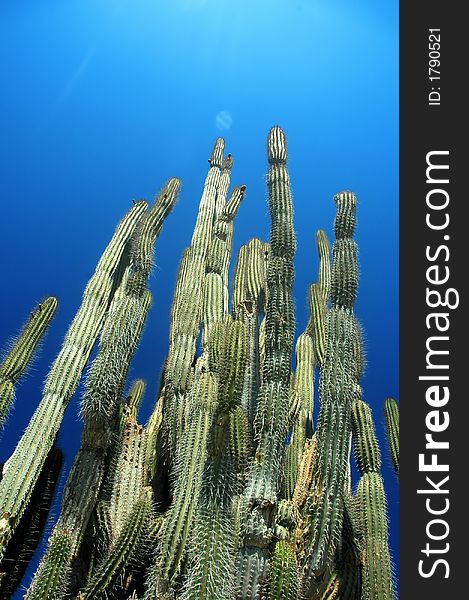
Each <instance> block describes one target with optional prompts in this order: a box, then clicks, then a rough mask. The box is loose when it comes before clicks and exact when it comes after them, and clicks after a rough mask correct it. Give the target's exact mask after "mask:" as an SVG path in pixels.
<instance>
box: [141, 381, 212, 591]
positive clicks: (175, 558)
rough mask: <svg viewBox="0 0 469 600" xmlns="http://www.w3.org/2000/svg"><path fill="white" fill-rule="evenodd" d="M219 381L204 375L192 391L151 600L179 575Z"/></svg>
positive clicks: (151, 588)
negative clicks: (188, 416)
mask: <svg viewBox="0 0 469 600" xmlns="http://www.w3.org/2000/svg"><path fill="white" fill-rule="evenodd" d="M217 393H218V387H217V378H216V377H215V376H214V375H213V374H211V373H209V372H204V371H202V372H201V373H200V374H199V375H198V376H197V377H196V380H195V382H194V385H193V387H192V389H191V392H190V396H191V398H190V399H189V403H190V405H191V406H192V414H191V415H190V420H189V422H188V424H187V427H186V429H185V431H184V435H183V436H181V437H180V438H179V441H178V446H177V448H176V460H175V462H174V475H173V477H174V480H175V484H174V490H173V500H172V503H171V506H170V508H169V509H168V512H167V517H166V520H165V523H164V526H163V531H162V537H161V544H160V547H159V551H158V556H157V559H156V561H157V562H156V564H155V566H154V569H153V577H152V581H151V583H150V590H149V592H148V597H157V596H156V594H158V593H160V592H162V591H164V590H165V589H167V587H168V585H169V582H170V581H171V579H172V578H173V576H174V575H175V574H177V573H178V572H179V568H180V561H181V559H182V556H183V554H184V551H185V547H186V543H187V538H188V534H189V531H190V529H191V526H192V519H193V516H194V511H195V508H196V506H197V502H198V498H199V494H200V490H201V487H202V479H203V472H204V465H205V459H206V456H207V442H208V438H209V433H210V428H211V424H212V420H213V412H214V410H215V406H216V400H217Z"/></svg>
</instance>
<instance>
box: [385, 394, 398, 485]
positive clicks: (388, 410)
mask: <svg viewBox="0 0 469 600" xmlns="http://www.w3.org/2000/svg"><path fill="white" fill-rule="evenodd" d="M384 415H385V417H386V432H387V434H388V445H389V452H390V454H391V460H392V466H393V467H394V470H395V472H396V474H397V476H399V407H398V405H397V402H396V401H395V400H394V398H386V400H385V401H384Z"/></svg>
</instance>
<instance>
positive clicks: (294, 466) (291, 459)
mask: <svg viewBox="0 0 469 600" xmlns="http://www.w3.org/2000/svg"><path fill="white" fill-rule="evenodd" d="M314 367H315V358H314V348H313V342H312V339H311V337H310V336H309V335H307V334H305V333H303V334H301V335H300V336H299V337H298V340H297V342H296V372H295V378H294V384H293V393H294V394H295V395H296V396H297V397H298V398H299V402H300V410H299V414H298V416H297V418H296V419H295V422H294V424H293V428H292V432H291V439H290V443H289V444H288V447H287V450H286V454H285V463H284V467H283V481H282V496H283V497H284V498H286V499H287V500H292V498H293V494H294V490H295V486H296V480H297V476H298V468H299V465H300V461H301V456H302V454H303V450H304V446H305V442H306V438H310V437H311V436H312V433H313V422H312V417H313V403H314Z"/></svg>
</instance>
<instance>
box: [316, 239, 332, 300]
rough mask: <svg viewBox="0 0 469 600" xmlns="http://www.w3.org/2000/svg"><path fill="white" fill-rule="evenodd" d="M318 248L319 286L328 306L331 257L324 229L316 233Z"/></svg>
mask: <svg viewBox="0 0 469 600" xmlns="http://www.w3.org/2000/svg"><path fill="white" fill-rule="evenodd" d="M316 246H317V250H318V256H319V273H318V285H319V287H320V288H321V291H322V293H323V297H324V301H325V302H326V304H327V302H328V300H329V295H330V292H331V256H330V249H329V240H328V239H327V235H326V232H325V231H323V230H322V229H318V230H317V232H316Z"/></svg>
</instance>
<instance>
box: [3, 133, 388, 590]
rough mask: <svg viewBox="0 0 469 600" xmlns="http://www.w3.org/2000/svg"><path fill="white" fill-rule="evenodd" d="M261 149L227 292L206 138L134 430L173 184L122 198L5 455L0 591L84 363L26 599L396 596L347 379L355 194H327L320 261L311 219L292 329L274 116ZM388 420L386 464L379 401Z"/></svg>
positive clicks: (219, 166) (375, 452)
mask: <svg viewBox="0 0 469 600" xmlns="http://www.w3.org/2000/svg"><path fill="white" fill-rule="evenodd" d="M267 159H268V165H269V166H268V176H267V185H268V202H269V211H270V218H271V233H270V240H269V242H262V241H261V240H259V239H257V238H254V239H252V240H250V241H249V242H247V243H246V244H245V245H243V246H241V248H240V250H239V252H238V255H237V259H236V263H235V268H234V274H233V281H232V284H231V294H230V284H229V269H230V262H231V254H232V244H233V231H234V222H235V218H236V215H237V213H238V210H239V209H240V206H241V203H242V201H243V199H244V195H245V191H246V187H245V186H244V185H242V186H237V187H234V188H233V189H232V191H231V193H229V188H230V177H231V170H232V167H233V158H232V156H231V155H230V154H228V155H226V156H225V154H224V141H223V139H221V138H219V139H217V140H216V142H215V146H214V148H213V151H212V153H211V155H210V158H209V165H210V166H209V170H208V174H207V177H206V180H205V185H204V189H203V193H202V197H201V200H200V205H199V211H198V216H197V221H196V224H195V228H194V233H193V236H192V239H191V242H190V245H189V247H188V248H186V250H185V251H184V252H183V255H182V259H181V262H180V266H179V271H178V274H177V277H176V284H175V292H174V299H173V304H172V307H171V314H170V331H169V347H168V352H167V355H166V359H165V362H164V365H163V369H162V374H161V380H160V386H159V390H158V395H157V398H156V402H155V404H154V409H153V412H152V413H151V416H150V417H149V419H148V421H147V423H146V424H145V425H141V424H140V423H139V417H138V412H139V406H140V404H141V402H142V398H143V396H144V391H145V384H144V382H143V381H142V380H137V381H135V382H133V384H132V385H130V388H129V391H128V393H127V394H125V393H124V390H125V388H126V380H127V376H128V371H129V365H130V363H131V360H132V357H133V355H134V352H135V350H136V348H137V346H138V343H139V340H140V337H141V335H142V331H143V327H144V323H145V320H146V318H147V315H148V313H149V310H150V307H151V304H152V296H151V293H150V291H149V290H148V287H147V285H148V278H149V275H150V272H151V268H152V255H153V248H154V244H155V241H156V239H157V237H158V235H159V233H160V231H161V229H162V226H163V222H164V220H165V218H166V217H167V215H168V214H169V213H170V211H171V209H172V208H173V206H174V204H175V202H176V198H177V196H178V192H179V187H180V183H179V180H178V179H176V178H173V179H170V180H169V181H168V182H167V183H166V185H165V186H164V187H163V189H162V190H161V192H160V193H159V194H158V196H157V197H156V200H155V202H154V204H153V206H152V207H150V208H148V205H147V203H146V202H145V201H138V202H134V204H133V206H132V208H131V209H130V211H129V212H128V213H127V215H126V216H125V217H124V218H123V220H122V221H121V222H120V224H119V225H118V227H117V229H116V232H115V234H114V236H113V238H112V240H111V242H110V243H109V245H108V247H107V248H106V250H105V251H104V254H103V255H102V258H101V259H100V261H99V263H98V265H97V268H96V271H95V274H94V275H93V277H92V278H91V280H90V282H89V283H88V285H87V287H86V289H85V292H84V295H83V301H82V304H81V306H80V308H79V310H78V312H77V314H76V316H75V318H74V320H73V322H72V324H71V325H70V328H69V330H68V332H67V334H66V336H65V340H64V342H63V346H62V349H61V350H60V352H59V354H58V356H57V358H56V360H55V361H54V363H53V364H52V366H51V369H50V372H49V375H48V377H47V379H46V382H45V385H44V390H43V396H42V400H41V401H40V403H39V405H38V407H37V409H36V411H35V412H34V414H33V416H32V418H31V421H30V423H29V425H28V427H27V429H26V431H25V432H24V434H23V435H22V437H21V438H20V440H19V442H18V444H17V447H16V448H15V450H14V452H13V454H12V455H11V457H10V458H9V459H8V460H7V462H6V463H5V465H4V467H3V472H2V474H1V479H0V598H8V597H10V596H11V595H12V594H13V593H14V592H15V589H17V588H18V586H19V584H20V582H21V580H22V577H23V575H24V571H25V568H26V564H27V562H28V561H29V560H30V559H31V557H32V555H33V553H34V551H35V549H36V547H37V546H38V543H39V538H40V536H41V532H42V530H43V528H44V526H45V524H46V521H47V515H48V511H49V508H50V505H51V500H52V497H53V494H54V489H55V487H56V484H57V481H58V479H59V473H60V468H61V462H62V459H61V453H60V450H58V448H57V447H56V445H57V444H58V443H59V442H60V438H59V439H58V440H57V435H58V432H59V429H60V424H61V421H62V417H63V415H64V412H65V409H66V407H67V405H68V404H69V402H70V400H71V398H72V396H73V394H74V393H75V391H76V388H77V386H78V383H79V381H80V378H81V376H82V375H83V373H85V375H84V379H85V385H84V393H83V395H82V398H81V405H80V415H81V418H82V421H83V432H82V437H81V445H80V448H79V450H78V452H77V455H76V457H75V459H74V461H73V464H72V466H71V470H70V472H69V474H68V478H67V480H66V482H65V485H64V489H63V493H62V497H61V504H60V510H59V514H58V518H57V519H56V522H55V525H54V527H53V528H52V529H51V530H50V531H49V536H48V541H47V546H46V548H45V550H44V552H43V555H42V557H41V558H40V560H39V563H38V567H37V570H36V572H35V573H34V575H33V577H32V580H31V581H28V582H23V585H24V586H25V589H26V588H27V591H26V595H25V597H26V598H27V599H28V600H42V599H45V600H48V599H50V600H53V599H56V598H57V599H62V598H64V599H65V598H66V599H68V598H76V599H79V600H85V599H86V600H92V599H93V598H96V599H100V598H102V599H108V598H109V599H111V598H116V599H122V600H124V599H133V600H138V599H140V600H170V599H171V600H176V599H178V598H180V599H181V600H308V599H309V600H332V599H341V600H356V599H357V598H363V599H364V600H375V599H376V600H390V599H391V598H393V584H392V576H391V560H390V553H389V548H388V530H387V516H386V499H385V495H384V485H383V480H382V477H381V474H380V464H381V458H380V450H379V447H378V443H377V439H376V435H375V431H374V424H373V420H372V416H371V411H370V408H369V406H368V405H367V404H366V403H365V402H364V401H363V400H362V389H361V385H360V378H361V376H362V373H363V369H364V360H363V354H362V340H361V330H360V327H359V326H358V324H357V320H356V318H355V315H354V303H355V298H356V294H357V287H358V263H357V245H356V243H355V241H354V240H353V234H354V229H355V213H356V197H355V195H354V194H353V193H351V192H341V193H339V194H337V195H336V196H335V197H334V200H335V203H336V209H337V213H336V219H335V223H334V238H335V239H334V243H333V247H332V260H331V251H330V247H329V241H328V239H327V236H326V233H325V232H324V231H323V230H318V231H317V233H316V242H317V250H318V260H319V269H318V275H317V282H316V283H312V284H311V286H310V288H309V306H310V315H309V320H308V322H307V323H305V324H304V329H303V331H302V333H300V335H299V336H298V337H297V339H296V341H295V315H294V302H293V280H294V257H295V252H296V240H295V234H294V227H293V202H292V193H291V189H290V178H289V173H288V170H287V145H286V138H285V134H284V132H283V131H282V129H281V128H280V127H273V128H272V129H271V130H270V132H269V135H268V138H267ZM56 304H57V302H56V300H55V298H48V299H47V300H45V301H43V302H42V303H41V304H40V305H39V307H38V308H37V309H36V310H35V311H34V312H33V313H32V314H31V317H30V320H29V322H28V323H27V325H26V326H25V327H24V328H23V330H22V332H21V334H20V335H19V336H18V338H17V341H15V342H14V343H13V344H11V347H10V349H9V352H8V354H7V355H6V358H5V359H4V362H3V363H2V365H1V366H0V425H2V424H3V421H4V418H5V415H6V414H7V411H8V410H9V407H10V404H11V402H12V398H13V385H14V383H15V382H16V381H17V379H18V378H19V377H20V376H21V375H22V373H23V371H24V370H25V368H26V366H27V363H28V361H29V360H30V358H31V356H32V354H33V351H34V348H35V346H36V345H37V343H38V341H39V339H40V337H41V335H42V333H43V332H44V330H45V328H46V327H47V325H48V323H49V321H50V319H51V318H52V315H53V313H54V311H55V308H56ZM95 343H96V344H97V352H96V355H95V358H94V359H93V361H92V362H91V363H90V364H89V366H88V367H87V364H88V362H89V359H90V355H91V351H92V349H93V346H94V345H95ZM293 355H294V357H295V361H294V364H295V368H294V370H293V369H292V356H293ZM157 369H158V365H155V371H156V370H157ZM316 380H318V381H319V403H318V404H319V410H318V418H317V422H316V423H315V419H313V409H314V402H315V400H314V396H315V381H316ZM385 415H386V425H387V431H388V437H389V447H390V453H391V459H392V463H393V465H394V467H395V469H396V471H397V472H398V462H399V448H398V429H399V424H398V409H397V404H396V402H395V401H394V400H393V399H391V398H387V399H386V401H385ZM352 447H353V450H354V452H353V454H354V456H355V461H356V465H357V468H358V471H359V473H360V479H359V481H358V485H357V487H356V490H355V491H354V490H353V489H352V484H351V460H352Z"/></svg>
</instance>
